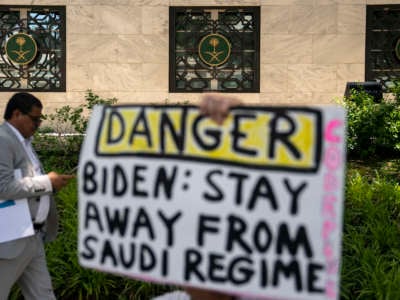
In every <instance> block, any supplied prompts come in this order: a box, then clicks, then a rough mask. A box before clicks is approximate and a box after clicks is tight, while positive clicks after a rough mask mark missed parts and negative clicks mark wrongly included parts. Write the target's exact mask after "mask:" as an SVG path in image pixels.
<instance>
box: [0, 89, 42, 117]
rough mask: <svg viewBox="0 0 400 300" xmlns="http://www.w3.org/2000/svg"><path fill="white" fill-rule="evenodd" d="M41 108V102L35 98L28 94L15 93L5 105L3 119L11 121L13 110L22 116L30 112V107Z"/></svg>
mask: <svg viewBox="0 0 400 300" xmlns="http://www.w3.org/2000/svg"><path fill="white" fill-rule="evenodd" d="M33 106H36V107H38V108H43V105H42V102H40V100H39V99H38V98H36V97H35V96H33V95H32V94H29V93H15V94H14V95H13V96H12V97H11V98H10V100H9V101H8V103H7V106H6V110H5V112H4V119H5V120H9V119H11V116H12V113H13V111H14V110H16V109H18V110H19V111H20V112H22V113H23V114H28V113H29V112H31V111H32V107H33Z"/></svg>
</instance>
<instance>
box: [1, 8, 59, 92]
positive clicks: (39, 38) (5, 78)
mask: <svg viewBox="0 0 400 300" xmlns="http://www.w3.org/2000/svg"><path fill="white" fill-rule="evenodd" d="M0 47H1V48H0V91H52V92H65V87H66V84H65V81H66V79H65V64H66V61H65V7H64V6H46V7H43V6H20V5H18V6H4V5H1V6H0Z"/></svg>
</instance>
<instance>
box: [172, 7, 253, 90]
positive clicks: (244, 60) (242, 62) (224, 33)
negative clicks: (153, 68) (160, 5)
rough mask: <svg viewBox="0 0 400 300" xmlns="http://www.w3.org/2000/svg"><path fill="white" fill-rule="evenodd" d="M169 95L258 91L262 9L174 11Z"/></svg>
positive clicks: (191, 9) (209, 8) (177, 9)
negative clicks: (175, 93)
mask: <svg viewBox="0 0 400 300" xmlns="http://www.w3.org/2000/svg"><path fill="white" fill-rule="evenodd" d="M169 20H170V24H169V30H170V37H169V39H170V55H169V57H170V59H169V70H170V74H169V91H170V92H186V93H187V92H203V91H219V92H239V93H246V92H253V93H258V92H259V91H260V67H259V66H260V8H259V7H170V18H169Z"/></svg>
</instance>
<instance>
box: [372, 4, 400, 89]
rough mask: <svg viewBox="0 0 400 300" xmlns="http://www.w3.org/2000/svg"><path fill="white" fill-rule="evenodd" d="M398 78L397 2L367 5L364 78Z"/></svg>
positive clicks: (387, 80) (399, 11) (399, 34)
mask: <svg viewBox="0 0 400 300" xmlns="http://www.w3.org/2000/svg"><path fill="white" fill-rule="evenodd" d="M396 79H400V5H367V28H366V45H365V80H366V81H378V82H380V83H382V86H383V89H384V90H386V89H387V88H388V87H389V86H390V85H391V84H392V82H393V81H394V80H396Z"/></svg>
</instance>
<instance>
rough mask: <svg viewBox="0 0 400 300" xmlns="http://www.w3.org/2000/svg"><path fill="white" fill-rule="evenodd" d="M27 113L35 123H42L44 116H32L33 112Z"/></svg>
mask: <svg viewBox="0 0 400 300" xmlns="http://www.w3.org/2000/svg"><path fill="white" fill-rule="evenodd" d="M25 115H27V116H28V117H29V118H30V119H31V120H32V122H33V123H35V124H40V123H42V121H43V119H44V116H32V115H31V114H28V113H26V114H25Z"/></svg>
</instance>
